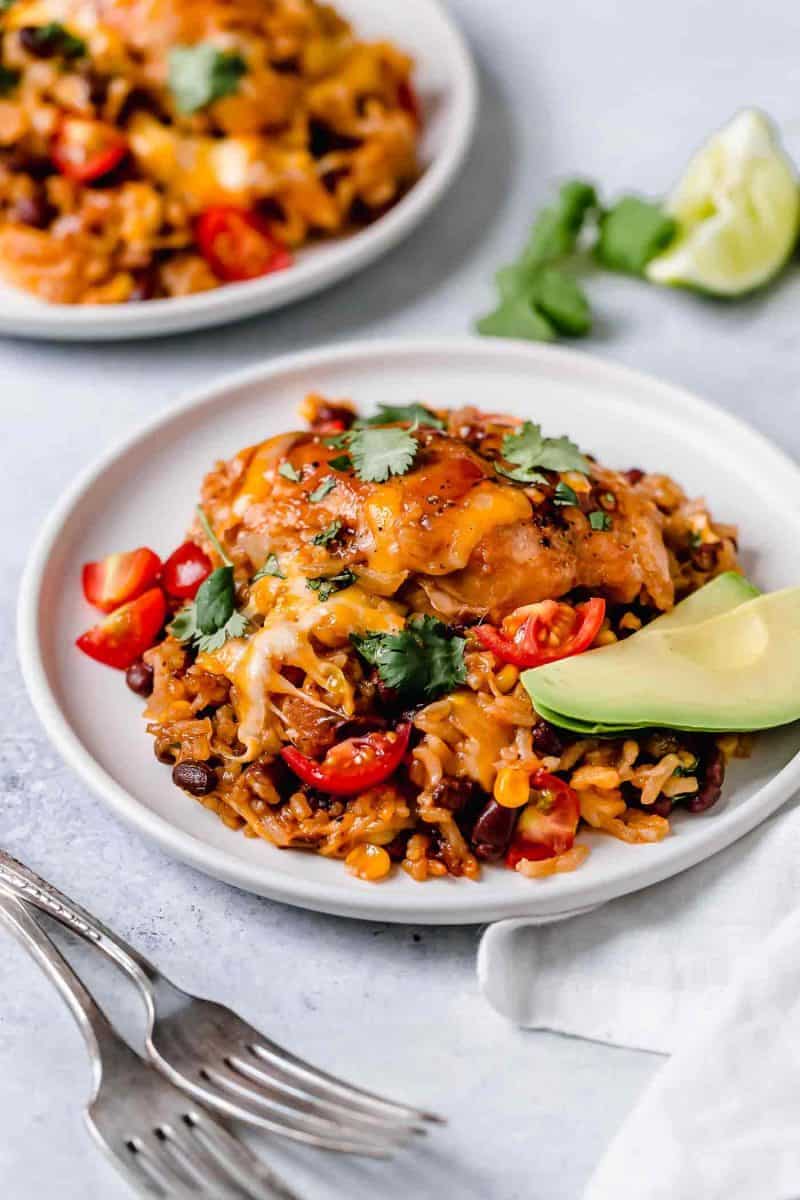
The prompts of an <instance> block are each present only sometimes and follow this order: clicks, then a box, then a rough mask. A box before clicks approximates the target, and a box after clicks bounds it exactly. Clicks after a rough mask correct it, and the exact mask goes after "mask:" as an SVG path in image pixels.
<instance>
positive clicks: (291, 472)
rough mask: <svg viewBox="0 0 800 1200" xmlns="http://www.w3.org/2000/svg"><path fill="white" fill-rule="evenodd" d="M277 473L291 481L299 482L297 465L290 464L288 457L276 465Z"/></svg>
mask: <svg viewBox="0 0 800 1200" xmlns="http://www.w3.org/2000/svg"><path fill="white" fill-rule="evenodd" d="M278 474H279V475H282V476H283V478H284V479H290V480H291V481H292V483H299V482H300V472H299V471H298V470H297V467H293V466H292V464H291V463H290V462H289V460H288V458H286V459H284V461H283V462H282V463H281V465H280V466H279V467H278Z"/></svg>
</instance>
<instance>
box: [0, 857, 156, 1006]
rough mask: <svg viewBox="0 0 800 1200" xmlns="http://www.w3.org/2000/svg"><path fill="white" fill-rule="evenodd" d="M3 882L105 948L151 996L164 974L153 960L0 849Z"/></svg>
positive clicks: (101, 948) (1, 879)
mask: <svg viewBox="0 0 800 1200" xmlns="http://www.w3.org/2000/svg"><path fill="white" fill-rule="evenodd" d="M0 884H2V885H4V886H5V887H7V888H8V889H9V890H10V891H11V892H13V894H14V895H15V896H17V897H18V898H19V899H20V900H25V901H27V902H28V903H30V904H33V905H35V906H36V908H40V909H41V910H42V912H46V913H48V914H49V915H50V916H51V917H55V918H56V920H57V921H60V922H61V924H62V925H66V926H67V928H68V929H71V930H72V931H73V932H74V933H77V934H79V935H80V936H81V937H82V938H84V939H85V940H86V941H87V942H92V943H93V944H94V945H95V946H97V947H98V948H99V949H100V950H103V951H104V952H105V953H106V954H107V955H108V956H109V957H110V958H113V960H114V962H116V963H117V965H118V966H120V967H121V968H122V970H123V971H126V972H127V973H128V975H130V976H132V978H133V979H134V981H135V982H136V983H137V984H138V985H139V987H140V989H141V991H142V993H143V994H144V995H145V996H147V997H150V996H151V995H152V992H153V989H154V988H155V986H156V985H157V984H158V983H159V981H160V979H161V976H160V974H159V972H158V971H157V969H156V968H155V967H154V966H153V964H152V963H151V962H149V961H148V959H146V958H145V957H144V955H143V954H140V953H139V951H138V950H135V949H134V948H133V946H131V945H129V944H128V943H127V942H126V941H124V939H123V938H121V937H120V936H119V934H116V933H114V932H113V931H112V930H111V929H109V928H108V926H107V925H104V924H103V923H102V921H99V920H98V919H97V917H93V916H92V914H91V913H89V912H87V911H86V909H85V908H82V907H81V905H80V904H78V903H77V901H75V900H71V899H70V898H69V896H65V895H64V893H63V892H60V891H59V890H58V888H56V887H53V885H52V883H48V882H47V880H46V879H42V877H41V876H40V875H37V874H36V872H35V871H32V870H31V869H30V867H26V866H25V865H24V863H21V862H18V861H17V860H16V858H12V857H11V855H10V854H7V853H6V852H5V850H0Z"/></svg>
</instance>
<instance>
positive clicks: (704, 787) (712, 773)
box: [686, 746, 725, 813]
mask: <svg viewBox="0 0 800 1200" xmlns="http://www.w3.org/2000/svg"><path fill="white" fill-rule="evenodd" d="M724 782H725V756H724V754H723V753H722V751H721V750H720V748H719V746H714V747H713V749H712V750H711V751H710V752H709V754H708V757H707V759H706V763H705V769H704V771H703V775H702V778H701V781H700V789H699V791H697V792H695V794H694V795H693V796H690V797H689V799H688V800H687V802H686V807H687V808H688V810H689V812H693V813H701V812H706V811H707V810H708V809H709V808H711V807H712V806H713V805H714V804H716V803H717V801H718V800H719V798H720V796H721V795H722V785H723V783H724Z"/></svg>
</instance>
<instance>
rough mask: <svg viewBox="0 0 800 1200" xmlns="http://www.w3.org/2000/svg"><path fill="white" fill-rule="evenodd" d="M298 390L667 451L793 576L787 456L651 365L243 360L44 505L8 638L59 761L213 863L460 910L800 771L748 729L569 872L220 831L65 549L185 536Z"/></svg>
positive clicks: (446, 351)
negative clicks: (374, 856) (693, 799)
mask: <svg viewBox="0 0 800 1200" xmlns="http://www.w3.org/2000/svg"><path fill="white" fill-rule="evenodd" d="M312 390H313V391H319V392H323V393H326V392H327V393H329V394H331V395H333V396H352V397H353V399H354V400H355V401H356V402H357V403H358V404H359V405H361V406H363V407H364V408H365V409H368V408H370V407H371V406H374V405H375V404H376V403H378V402H381V401H382V402H386V403H390V404H391V403H396V404H402V403H407V402H408V401H410V400H423V401H425V402H427V403H430V404H433V405H460V404H464V403H474V404H476V405H478V406H484V407H489V408H492V409H507V410H509V411H511V412H514V413H518V414H519V415H520V416H527V417H532V418H535V419H536V420H537V421H540V422H541V423H542V424H543V426H544V429H545V431H546V432H547V433H548V434H551V435H555V434H560V433H569V434H571V435H572V436H573V437H574V438H576V439H577V440H578V441H580V443H581V445H582V446H583V447H584V448H585V449H590V450H592V451H593V452H594V453H596V454H597V455H598V456H599V457H600V459H601V460H602V461H603V462H606V463H608V464H609V465H612V466H616V467H620V468H623V469H624V468H627V467H632V466H641V467H646V468H651V469H654V470H659V471H661V470H663V471H666V472H668V473H670V474H672V475H674V476H676V478H677V479H679V480H680V481H682V482H683V483H684V485H685V486H686V488H687V489H688V491H689V492H690V493H691V494H701V495H705V496H707V497H708V500H709V502H710V504H711V507H712V511H713V512H714V513H715V514H716V515H717V516H718V517H719V519H721V520H724V521H735V522H737V523H738V525H739V527H740V531H741V546H742V551H743V559H744V565H745V568H746V570H747V571H748V573H749V574H750V575H751V577H752V578H753V579H754V580H755V581H756V582H757V583H759V584H760V585H761V586H762V587H763V588H776V587H779V586H782V585H786V584H789V583H797V582H798V580H800V513H798V510H797V498H798V497H799V496H800V470H798V468H797V467H796V466H795V465H794V464H792V463H791V462H790V461H789V460H788V459H787V458H785V457H784V455H783V454H782V453H781V452H780V451H779V450H777V449H775V448H774V447H773V446H771V445H769V444H768V443H767V442H766V441H765V440H764V439H763V438H761V437H760V436H759V435H758V434H756V433H754V432H753V431H752V430H750V429H748V428H747V427H746V426H744V425H742V424H740V423H739V422H738V421H736V420H734V419H733V418H732V417H730V416H728V415H727V414H725V413H723V412H721V411H718V410H717V409H714V408H711V407H709V406H708V405H707V404H704V403H703V402H702V401H700V400H698V399H696V398H695V397H693V396H690V395H688V394H687V393H686V392H683V391H680V390H679V389H677V388H674V387H671V386H670V385H668V384H665V383H659V382H658V381H656V380H654V379H650V378H648V377H647V376H644V375H639V374H635V373H633V372H631V371H627V370H624V369H623V368H621V367H616V366H611V365H610V364H608V363H604V362H601V361H598V360H596V359H593V358H590V357H589V356H587V355H583V354H576V353H570V352H567V351H564V350H557V349H553V348H550V347H541V346H526V345H523V344H520V343H513V342H506V343H502V342H488V341H487V342H481V341H479V340H477V339H475V340H471V339H460V340H445V341H437V342H430V341H425V342H365V343H361V344H356V345H352V346H342V347H336V348H329V349H323V350H314V351H311V352H308V353H305V354H300V355H296V356H293V357H290V358H284V359H280V360H275V361H273V362H271V363H270V364H268V365H266V366H262V367H258V368H256V369H250V370H247V371H244V372H240V373H239V374H237V375H233V376H229V377H228V378H227V380H224V381H222V382H220V383H217V384H216V385H214V386H212V387H209V388H207V389H205V390H204V391H201V392H198V393H196V394H194V395H193V396H191V397H189V398H188V399H186V400H184V401H183V402H182V403H181V404H179V405H178V406H177V407H176V408H174V409H171V410H170V411H168V412H166V413H164V414H163V415H161V416H159V417H158V418H157V419H156V420H155V421H152V422H150V423H149V424H148V425H147V426H146V427H145V428H144V429H142V430H140V431H139V432H137V433H135V434H133V435H132V436H131V437H129V438H128V439H127V440H126V441H125V442H124V443H123V444H122V445H121V446H118V447H117V448H116V449H115V450H113V451H112V452H111V453H109V454H107V455H105V457H104V458H103V459H101V461H100V462H99V463H97V464H96V465H94V466H93V467H91V468H90V469H89V470H88V471H86V472H85V473H84V474H83V475H82V476H81V478H80V479H78V480H77V482H76V483H75V485H74V486H73V487H72V488H71V489H70V491H69V492H68V494H67V495H66V496H65V497H64V498H63V499H62V501H61V502H60V504H59V505H58V507H57V508H56V510H55V512H54V513H53V514H52V516H51V517H50V519H49V520H48V522H47V524H46V526H45V528H44V529H43V531H42V533H41V535H40V537H39V539H38V541H37V543H36V545H35V547H34V549H33V553H32V554H31V558H30V561H29V563H28V566H27V570H26V573H25V576H24V580H23V585H22V591H21V597H20V611H19V647H20V656H21V661H22V666H23V671H24V674H25V679H26V682H27V685H28V688H29V690H30V693H31V696H32V699H33V702H34V704H35V706H36V709H37V711H38V713H39V715H40V717H41V719H42V721H43V722H44V725H45V727H46V729H47V730H48V732H49V734H50V736H51V737H52V739H53V741H54V742H55V744H56V745H57V747H58V749H59V750H60V751H61V753H62V754H63V756H64V757H65V758H66V760H67V761H68V763H69V764H70V765H71V766H72V767H73V768H74V769H75V770H76V771H77V772H78V774H79V775H80V776H81V777H82V778H83V779H84V780H85V781H86V783H87V784H88V785H89V787H91V788H92V789H93V790H94V791H95V792H96V793H97V794H98V795H99V796H100V797H101V798H102V799H103V800H104V801H105V802H106V803H107V804H108V805H109V806H110V807H111V808H112V809H113V810H114V811H115V812H116V813H117V814H118V815H119V816H120V817H121V818H122V819H123V820H124V821H126V822H127V823H128V824H130V825H131V826H133V827H134V828H135V829H137V830H138V831H139V832H141V833H143V834H145V835H146V836H148V837H150V838H152V839H154V840H155V841H156V842H157V843H158V844H159V845H160V846H161V847H162V848H163V849H164V850H166V851H167V852H168V853H170V854H173V855H175V856H177V857H178V858H181V859H183V860H185V861H186V862H189V863H191V864H193V865H194V866H196V867H198V868H200V869H201V870H203V871H206V872H208V873H209V874H210V875H214V876H216V877H217V878H219V879H224V880H227V881H228V882H230V883H234V884H238V885H239V886H240V887H243V888H248V889H250V890H251V891H254V892H258V893H261V894H262V895H265V896H271V897H274V898H275V899H280V900H284V901H287V902H288V903H291V904H298V905H301V906H304V907H307V908H314V909H319V910H321V911H324V912H331V913H338V914H341V915H345V916H354V917H363V918H369V919H378V920H385V921H412V922H430V923H432V924H438V923H442V924H445V923H451V922H463V923H468V922H474V921H486V920H490V919H494V918H497V917H508V916H518V915H523V914H531V915H538V916H546V915H549V914H554V913H559V912H564V911H565V910H569V909H576V908H579V907H583V906H587V905H592V904H596V903H598V902H601V901H604V900H608V899H610V898H611V897H612V896H618V895H621V894H623V893H625V892H630V891H633V890H635V889H636V888H640V887H644V886H645V885H647V884H650V883H653V882H655V881H656V880H659V879H664V878H665V877H666V876H668V875H673V874H674V873H675V872H677V871H681V870H683V869H684V868H685V867H688V866H691V865H692V864H694V863H696V862H699V861H700V860H701V859H703V858H706V857H707V856H708V855H710V854H713V853H714V852H715V851H717V850H719V849H721V848H722V847H723V846H726V845H728V844H729V843H731V842H732V841H734V840H735V839H736V838H738V837H741V835H742V834H744V833H746V832H747V831H748V830H750V829H752V828H753V827H754V826H755V825H757V824H758V823H759V822H760V821H762V820H764V818H765V817H766V816H768V815H769V814H770V813H772V812H774V811H775V809H776V808H778V806H779V805H780V804H782V803H783V801H785V800H786V799H787V798H788V797H789V796H790V795H791V793H792V792H793V791H794V790H795V789H796V788H797V787H798V786H799V785H800V755H798V751H800V727H798V726H794V727H790V728H786V729H783V730H781V731H777V732H774V733H771V734H769V735H766V736H763V737H761V738H759V740H758V744H757V750H756V752H755V754H754V755H753V757H752V759H750V760H749V761H746V762H738V763H735V764H734V766H733V767H732V769H731V770H730V772H729V778H728V780H727V781H726V788H725V795H724V799H723V801H722V802H720V804H719V805H717V807H716V808H715V809H713V810H712V811H711V812H709V813H708V814H705V815H703V816H696V817H691V816H688V815H683V816H678V817H677V819H676V820H675V831H674V835H673V836H672V837H669V838H668V839H666V840H665V841H664V842H661V843H660V844H658V845H653V846H627V845H625V844H623V843H622V842H619V841H616V840H615V839H613V838H606V837H602V836H595V837H593V838H592V839H591V842H592V853H591V855H590V857H589V859H588V860H587V862H586V864H585V865H584V866H583V867H582V868H580V869H579V870H578V871H575V872H574V873H572V874H568V875H559V876H556V877H553V878H551V879H547V880H540V881H536V880H525V879H523V878H521V877H520V876H519V875H516V874H515V873H513V872H511V871H508V870H506V869H504V868H502V867H492V868H488V869H486V870H485V871H484V873H483V878H482V880H481V881H480V882H479V883H470V882H468V881H467V880H458V879H446V880H431V881H430V882H429V883H426V884H422V885H420V884H416V883H414V882H412V881H411V880H410V879H409V878H408V877H407V876H406V875H405V874H404V873H403V872H401V871H399V872H397V873H396V874H395V875H394V876H393V877H392V878H391V879H389V880H387V881H385V882H384V883H381V884H377V885H376V884H367V883H362V882H360V881H358V880H354V879H353V878H352V877H351V876H350V875H348V874H347V872H346V871H345V869H344V867H343V866H342V864H341V863H339V862H332V861H329V860H327V859H324V858H320V857H316V856H312V855H305V854H302V853H299V852H287V851H280V850H277V849H275V848H274V847H272V846H270V845H268V844H267V843H265V842H262V841H255V840H250V839H248V838H245V837H243V836H242V835H239V834H235V833H232V832H231V831H230V830H228V829H227V828H226V827H225V826H224V825H223V824H222V823H221V822H220V821H219V820H218V819H217V818H216V817H215V816H213V814H211V813H210V812H208V811H206V810H205V809H203V808H202V807H201V806H200V805H199V804H197V803H195V802H194V801H192V800H190V799H189V798H188V797H186V796H184V795H183V794H182V793H181V792H179V791H178V790H177V789H176V788H175V787H173V785H172V782H171V780H170V776H169V771H168V770H167V769H166V768H165V767H163V766H161V765H160V764H159V763H157V762H156V760H155V758H154V756H153V752H152V746H151V742H150V738H149V736H148V735H147V734H146V733H145V730H144V727H143V722H142V720H141V718H140V715H139V713H140V708H141V704H140V702H139V701H138V700H137V699H136V698H135V697H134V696H132V695H131V693H130V692H129V691H128V690H127V688H126V687H125V683H124V680H123V679H122V676H121V675H120V674H119V673H118V672H116V671H112V670H109V669H107V668H104V667H101V666H99V665H98V664H96V663H93V662H92V661H91V660H90V659H88V658H85V657H84V656H83V655H82V654H80V653H79V652H78V651H77V650H76V649H75V648H74V646H73V642H74V639H75V637H76V635H77V634H78V633H80V632H81V631H82V630H83V629H84V628H86V627H87V625H89V624H91V623H92V622H93V620H94V616H93V614H92V612H91V611H90V609H89V608H88V606H87V605H86V603H85V602H84V600H83V598H82V595H81V588H80V579H79V570H80V564H81V563H83V562H85V561H86V560H88V559H96V558H99V557H101V556H102V555H104V554H107V553H109V552H110V551H112V550H117V549H120V548H124V547H126V546H137V545H141V544H143V543H149V544H151V545H152V546H153V547H154V549H156V550H158V551H160V552H161V553H168V552H169V551H170V550H171V549H172V548H173V547H174V546H175V545H177V544H178V543H179V542H180V541H181V540H182V537H183V534H184V531H185V529H186V527H187V526H188V524H189V522H190V520H191V516H192V506H193V504H194V502H195V498H196V496H197V495H198V492H199V487H200V481H201V479H202V477H203V475H204V473H205V472H206V471H207V470H208V468H209V467H210V465H211V464H212V463H213V462H214V461H215V460H217V459H219V458H223V457H226V456H228V455H230V454H232V453H233V452H235V451H236V450H238V449H239V448H240V447H242V446H246V445H248V444H249V443H252V442H254V441H257V440H259V439H261V438H264V437H267V436H269V435H271V434H274V433H278V432H279V431H283V430H285V429H288V428H292V427H294V426H295V424H296V416H295V411H296V406H297V404H298V401H299V400H300V399H301V398H302V397H303V396H304V395H305V393H306V392H308V391H312ZM223 413H224V420H223V419H221V414H223ZM132 480H135V481H136V486H135V487H134V488H132V487H131V481H132ZM790 498H792V500H791V504H793V505H794V507H792V506H791V504H790ZM582 836H585V835H582Z"/></svg>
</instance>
